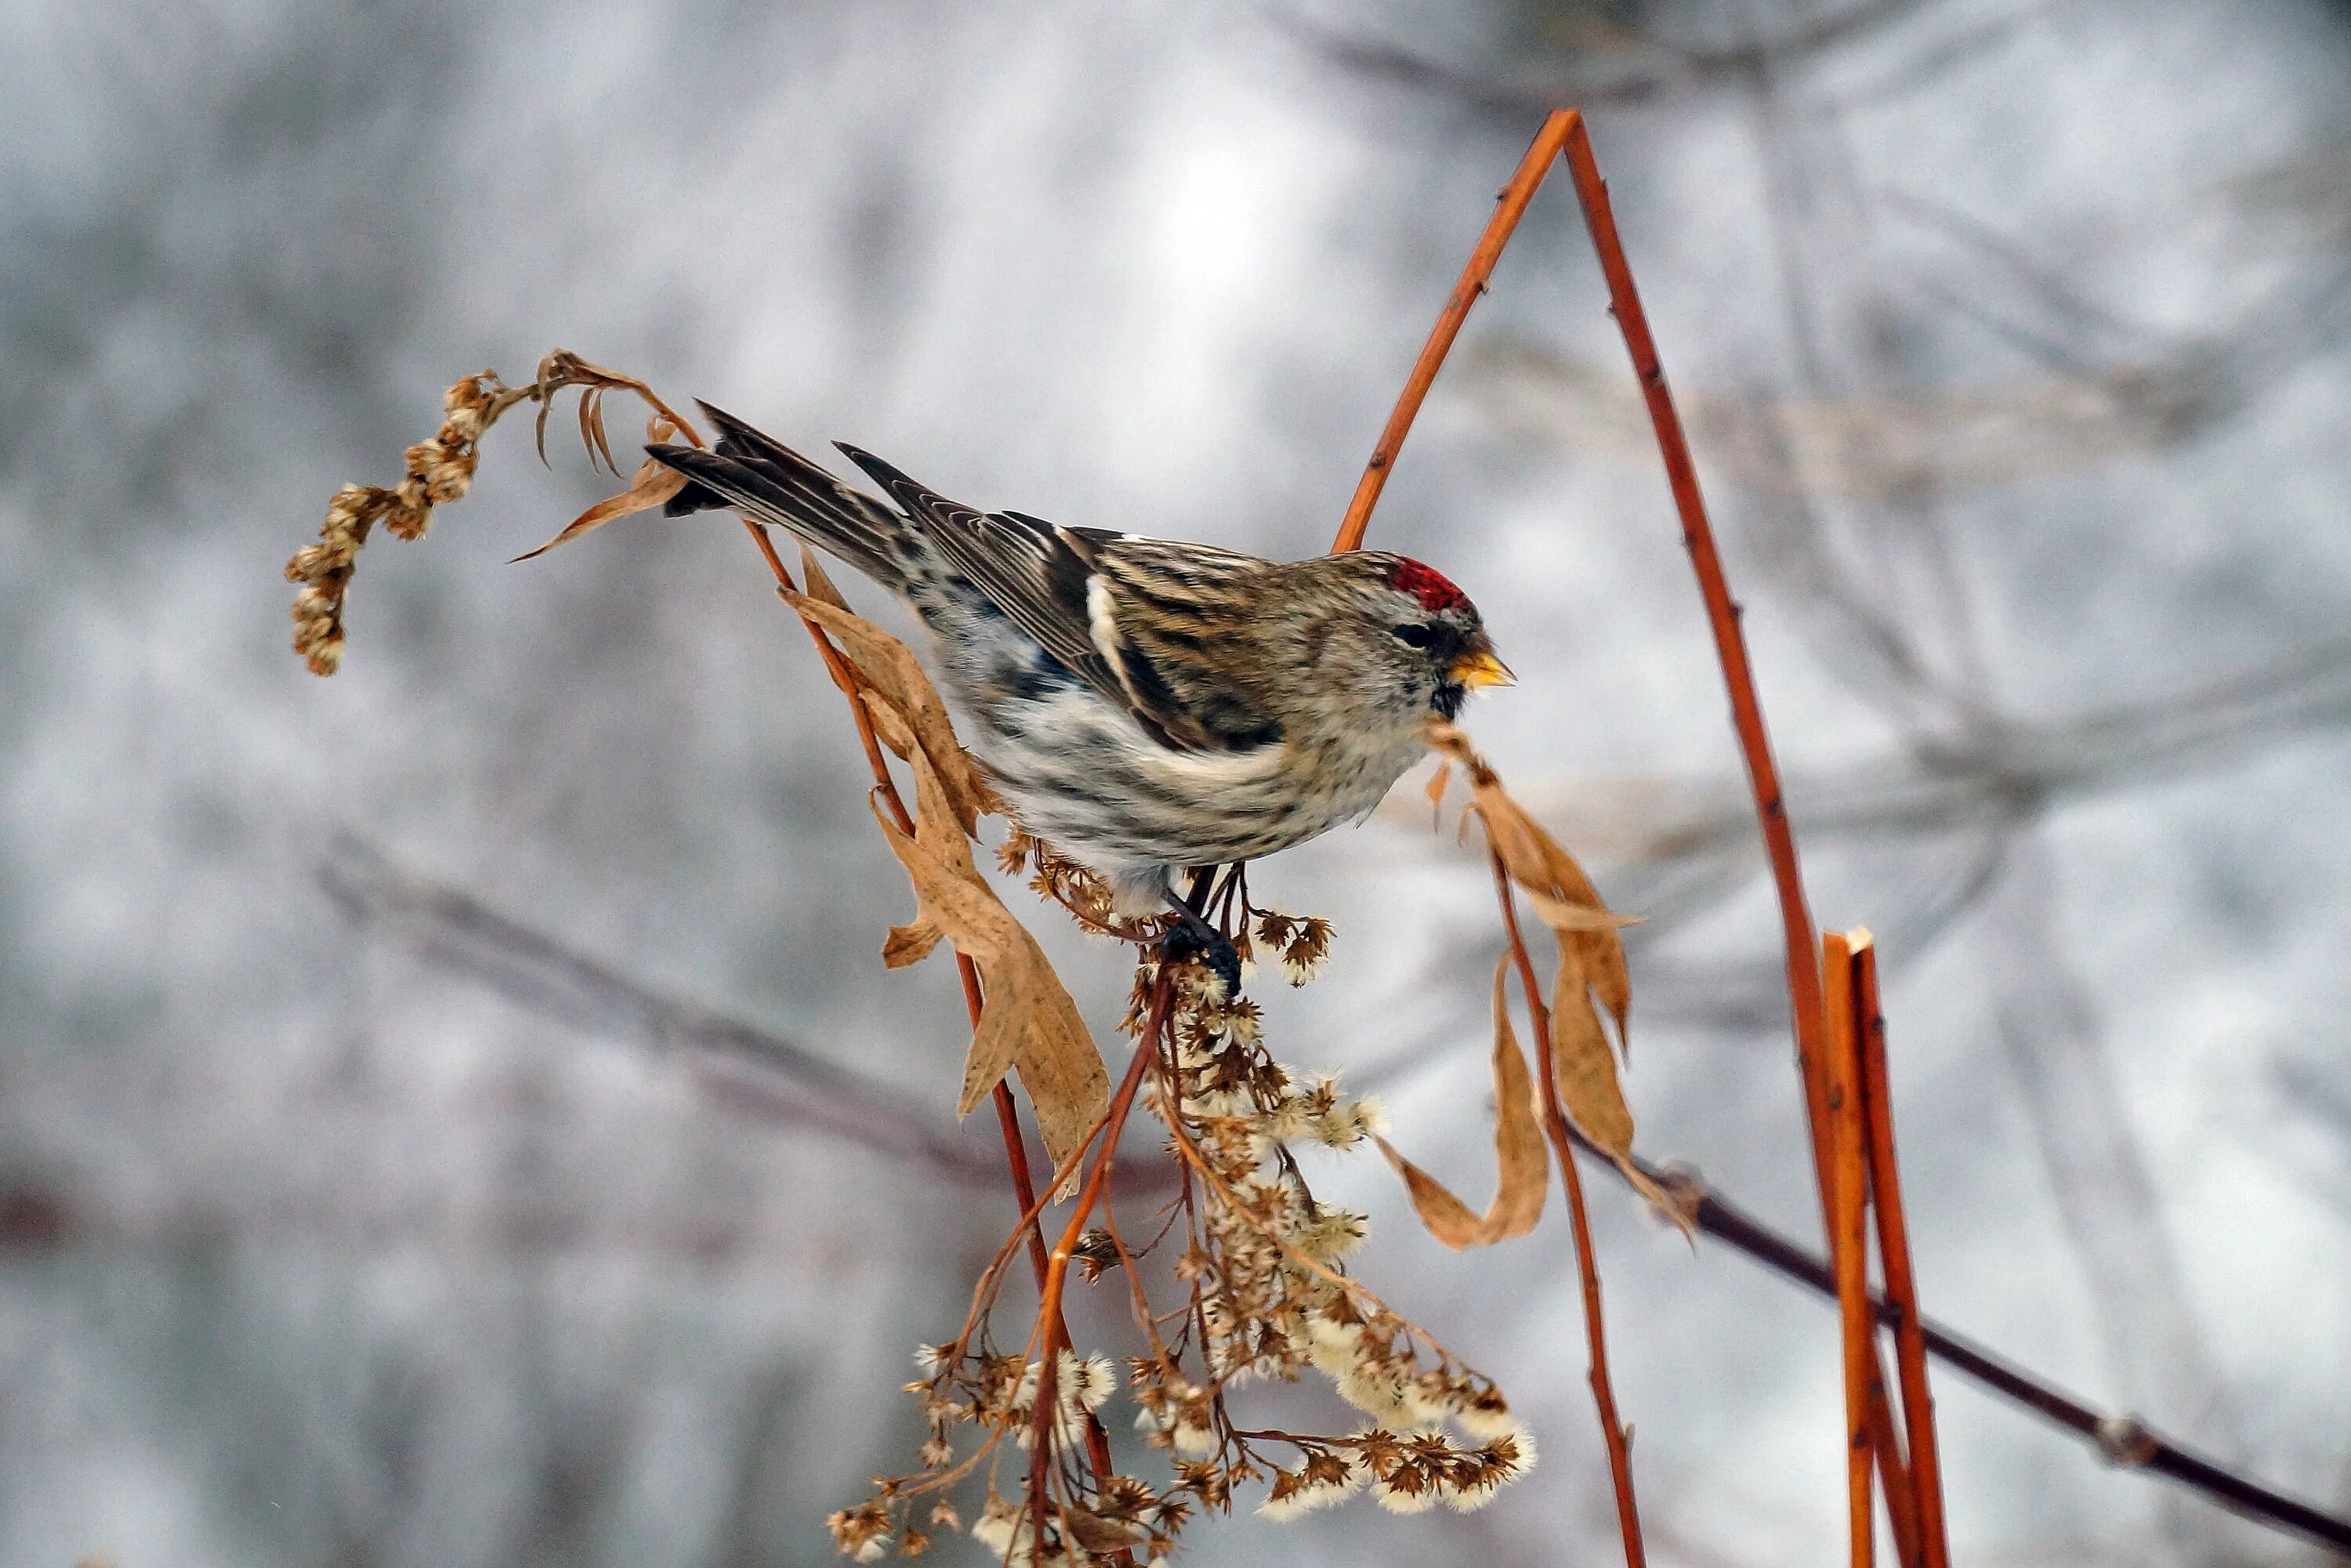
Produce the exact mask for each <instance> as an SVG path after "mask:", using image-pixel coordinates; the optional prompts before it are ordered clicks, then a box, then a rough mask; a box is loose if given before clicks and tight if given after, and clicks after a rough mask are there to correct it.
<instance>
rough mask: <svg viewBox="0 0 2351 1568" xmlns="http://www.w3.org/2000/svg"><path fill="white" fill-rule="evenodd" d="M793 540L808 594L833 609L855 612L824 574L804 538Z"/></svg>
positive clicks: (801, 575)
mask: <svg viewBox="0 0 2351 1568" xmlns="http://www.w3.org/2000/svg"><path fill="white" fill-rule="evenodd" d="M794 542H795V543H797V544H799V547H800V580H801V581H802V582H804V583H806V584H807V585H808V596H809V597H810V599H813V600H816V601H820V603H825V604H830V605H831V606H832V607H833V608H834V609H835V610H841V611H846V612H848V613H850V614H852V615H853V614H855V613H856V612H855V611H853V610H850V608H849V601H848V600H846V599H843V598H842V597H841V590H840V589H838V588H835V587H834V586H833V584H832V579H831V578H830V577H827V576H826V575H825V570H824V567H823V565H822V564H821V563H820V562H819V561H818V559H816V552H815V551H813V550H811V549H809V548H808V544H807V542H806V541H805V540H795V541H794Z"/></svg>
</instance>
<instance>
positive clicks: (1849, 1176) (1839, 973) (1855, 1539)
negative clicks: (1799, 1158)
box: [1821, 931, 1908, 1568]
mask: <svg viewBox="0 0 2351 1568" xmlns="http://www.w3.org/2000/svg"><path fill="white" fill-rule="evenodd" d="M1864 939H1865V940H1866V938H1864ZM1821 976H1822V979H1823V982H1824V985H1823V989H1824V990H1825V992H1826V995H1825V997H1824V998H1823V1001H1824V1011H1823V1022H1824V1024H1825V1025H1826V1029H1825V1031H1824V1032H1825V1033H1826V1036H1827V1038H1826V1039H1825V1040H1823V1044H1824V1045H1825V1046H1826V1047H1827V1050H1826V1051H1823V1052H1822V1056H1821V1068H1822V1072H1821V1091H1822V1096H1823V1099H1824V1100H1825V1101H1826V1103H1827V1110H1828V1125H1827V1127H1826V1128H1825V1129H1824V1131H1825V1132H1826V1133H1827V1134H1828V1137H1827V1140H1826V1142H1827V1145H1828V1148H1827V1151H1826V1152H1827V1155H1828V1166H1829V1193H1828V1199H1829V1205H1828V1207H1829V1224H1828V1236H1829V1267H1830V1269H1831V1270H1833V1271H1834V1273H1835V1275H1836V1285H1837V1309H1838V1312H1837V1316H1838V1320H1839V1328H1840V1331H1841V1333H1840V1336H1839V1337H1840V1339H1841V1341H1842V1343H1843V1345H1844V1421H1845V1494H1846V1496H1845V1505H1846V1514H1847V1519H1846V1524H1847V1528H1848V1531H1849V1534H1850V1537H1851V1540H1852V1543H1853V1568H1870V1564H1871V1563H1873V1562H1874V1561H1875V1560H1876V1552H1875V1549H1874V1548H1873V1546H1872V1544H1871V1539H1870V1535H1871V1526H1872V1523H1873V1517H1872V1513H1871V1500H1870V1490H1869V1461H1870V1440H1869V1406H1870V1395H1871V1393H1872V1387H1873V1385H1874V1384H1876V1372H1877V1325H1876V1322H1874V1321H1873V1320H1872V1318H1871V1316H1870V1311H1869V1215H1868V1205H1869V1172H1868V1167H1867V1166H1866V1165H1865V1154H1864V1147H1865V1144H1866V1143H1867V1136H1866V1134H1865V1133H1864V1131H1863V1129H1862V1125H1861V1071H1860V1069H1861V1061H1860V1047H1859V1042H1858V1041H1856V1040H1855V1038H1854V1019H1853V941H1852V938H1850V937H1849V936H1846V935H1845V934H1844V933H1843V932H1838V931H1831V932H1827V933H1825V934H1823V936H1822V937H1821ZM1876 1391H1877V1393H1878V1396H1879V1397H1880V1398H1881V1399H1882V1398H1883V1397H1884V1390H1883V1385H1877V1390H1876ZM1903 1479H1904V1480H1906V1481H1907V1479H1908V1478H1907V1476H1905V1477H1904V1478H1903ZM1897 1490H1899V1489H1898V1488H1897V1487H1896V1484H1895V1477H1894V1476H1892V1475H1890V1474H1889V1475H1888V1476H1887V1477H1886V1495H1887V1496H1889V1497H1891V1496H1893V1495H1894V1494H1895V1493H1896V1491H1897Z"/></svg>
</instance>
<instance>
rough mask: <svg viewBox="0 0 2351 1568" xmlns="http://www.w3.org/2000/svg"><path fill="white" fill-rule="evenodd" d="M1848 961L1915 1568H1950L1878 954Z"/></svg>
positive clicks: (1870, 950) (1869, 951) (1872, 951)
mask: <svg viewBox="0 0 2351 1568" xmlns="http://www.w3.org/2000/svg"><path fill="white" fill-rule="evenodd" d="M1854 1007H1855V1013H1856V1017H1857V1021H1858V1023H1859V1025H1860V1036H1861V1104H1862V1116H1863V1122H1864V1124H1865V1129H1866V1132H1867V1134H1868V1144H1869V1184H1870V1197H1871V1200H1872V1203H1873V1205H1874V1207H1876V1210H1877V1258H1878V1266H1879V1267H1880V1268H1882V1269H1883V1270H1885V1272H1886V1301H1888V1302H1889V1303H1890V1304H1891V1305H1892V1307H1893V1309H1894V1314H1895V1318H1894V1361H1895V1366H1896V1373H1897V1375H1899V1377H1900V1378H1901V1385H1902V1423H1903V1427H1904V1429H1905V1432H1906V1435H1907V1437H1908V1438H1909V1451H1910V1490H1911V1491H1912V1493H1913V1496H1914V1499H1915V1504H1914V1506H1915V1508H1916V1510H1917V1519H1918V1544H1919V1553H1918V1556H1917V1564H1918V1568H1950V1563H1951V1548H1950V1542H1949V1535H1948V1534H1947V1532H1946V1529H1945V1526H1944V1522H1943V1476H1942V1461H1941V1459H1940V1458H1939V1457H1938V1452H1937V1448H1936V1441H1935V1397H1934V1395H1933V1393H1932V1391H1931V1390H1930V1389H1929V1388H1928V1384H1927V1337H1926V1333H1925V1331H1924V1330H1923V1328H1922V1327H1921V1325H1920V1322H1919V1317H1918V1287H1917V1281H1916V1280H1915V1279H1914V1278H1913V1277H1912V1275H1911V1271H1910V1231H1909V1226H1908V1224H1907V1222H1906V1221H1905V1220H1904V1218H1903V1217H1902V1177H1901V1170H1900V1166H1898V1165H1897V1164H1896V1160H1895V1157H1894V1099H1893V1094H1892V1092H1891V1089H1890V1087H1889V1082H1890V1081H1889V1078H1888V1075H1887V1072H1886V1016H1885V1014H1884V1013H1883V1012H1882V1011H1881V1010H1880V1009H1879V1006H1878V999H1877V949H1876V946H1875V945H1872V946H1866V947H1864V948H1863V949H1862V950H1861V951H1860V952H1859V953H1857V954H1855V966H1854ZM1889 1490H1890V1489H1889Z"/></svg>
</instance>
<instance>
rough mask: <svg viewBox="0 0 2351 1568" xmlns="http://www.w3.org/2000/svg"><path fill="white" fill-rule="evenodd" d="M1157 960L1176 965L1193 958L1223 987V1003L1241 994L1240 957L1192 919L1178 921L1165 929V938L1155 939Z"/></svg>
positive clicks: (1221, 936)
mask: <svg viewBox="0 0 2351 1568" xmlns="http://www.w3.org/2000/svg"><path fill="white" fill-rule="evenodd" d="M1159 956H1160V957H1161V958H1162V959H1163V960H1165V961H1170V962H1174V963H1177V964H1181V963H1185V962H1186V961H1187V960H1190V959H1193V958H1197V959H1199V960H1200V961H1201V962H1202V963H1204V964H1206V965H1207V967H1208V973H1210V974H1212V975H1214V976H1215V977H1217V980H1218V981H1219V982H1220V983H1221V984H1222V985H1223V986H1224V988H1225V999H1226V1000H1228V1001H1230V1000H1231V999H1232V998H1235V997H1237V996H1238V995H1240V993H1241V956H1240V954H1239V953H1238V951H1236V950H1235V948H1234V946H1233V945H1232V943H1231V942H1230V941H1228V939H1227V938H1226V936H1225V934H1224V933H1223V932H1221V931H1219V930H1217V928H1216V927H1215V926H1213V925H1209V924H1208V923H1207V921H1205V920H1200V919H1199V918H1198V917H1197V916H1194V917H1193V919H1191V920H1183V919H1178V920H1177V921H1176V923H1175V925H1170V926H1169V927H1168V928H1167V934H1166V935H1165V936H1162V937H1160V938H1159Z"/></svg>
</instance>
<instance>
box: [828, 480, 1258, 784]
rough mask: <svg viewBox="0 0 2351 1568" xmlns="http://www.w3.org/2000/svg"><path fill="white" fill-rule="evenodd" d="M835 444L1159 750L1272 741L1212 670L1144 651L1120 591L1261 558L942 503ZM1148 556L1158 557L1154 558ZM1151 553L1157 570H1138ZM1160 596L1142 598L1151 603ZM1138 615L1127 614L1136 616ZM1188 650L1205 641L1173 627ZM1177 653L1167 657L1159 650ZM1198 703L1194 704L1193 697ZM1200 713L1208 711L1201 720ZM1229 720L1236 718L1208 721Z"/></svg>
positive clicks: (1155, 649) (1238, 568)
mask: <svg viewBox="0 0 2351 1568" xmlns="http://www.w3.org/2000/svg"><path fill="white" fill-rule="evenodd" d="M841 451H842V452H843V453H844V454H846V455H848V457H849V459H850V460H851V461H852V462H853V463H855V464H856V465H858V466H859V467H861V468H862V469H864V470H865V472H866V473H867V474H869V475H871V476H872V478H873V480H874V482H875V483H876V484H878V485H880V486H882V487H883V489H884V490H886V491H888V492H889V494H890V497H891V498H892V499H893V500H894V501H896V502H897V503H898V505H899V506H901V507H904V508H905V510H906V513H907V515H908V516H909V517H913V518H914V522H915V525H916V526H917V527H919V528H921V529H922V530H923V533H924V537H925V538H927V539H929V540H930V541H931V543H932V544H933V545H934V546H935V548H936V549H938V551H939V553H940V554H941V555H943V556H945V557H946V559H948V560H949V561H950V562H952V563H953V564H954V566H955V568H956V570H958V571H960V572H962V573H963V574H964V576H966V577H967V578H968V579H969V580H971V581H972V583H973V584H974V585H975V586H977V588H978V589H979V590H980V591H981V592H983V593H985V594H987V597H988V598H989V599H990V600H991V601H994V602H995V604H996V605H997V607H998V609H1000V610H1002V611H1003V612H1004V613H1005V614H1006V615H1007V616H1008V617H1010V618H1011V620H1012V622H1014V623H1015V624H1016V625H1018V626H1019V628H1020V629H1021V630H1022V631H1024V632H1028V633H1029V635H1030V636H1031V637H1034V638H1036V639H1037V641H1038V642H1039V643H1042V644H1043V645H1044V646H1045V648H1046V650H1047V651H1048V652H1049V653H1051V654H1052V655H1053V656H1054V657H1055V658H1057V659H1059V660H1060V661H1061V663H1062V664H1065V665H1067V666H1068V667H1069V668H1070V669H1071V671H1072V672H1074V673H1075V674H1077V675H1078V676H1079V678H1081V680H1083V681H1085V682H1086V684H1087V685H1091V686H1092V687H1093V688H1094V689H1095V690H1096V691H1097V692H1099V693H1101V694H1102V696H1104V697H1106V698H1107V699H1109V700H1110V701H1112V702H1114V703H1117V704H1119V705H1120V706H1123V707H1124V708H1125V709H1127V711H1128V712H1130V713H1132V714H1133V715H1134V717H1135V720H1136V722H1138V723H1140V724H1141V725H1142V726H1143V727H1144V728H1145V729H1147V730H1149V731H1150V732H1152V734H1153V735H1154V736H1155V737H1157V738H1158V739H1160V740H1161V741H1162V742H1164V743H1165V744H1166V745H1169V746H1173V747H1178V748H1179V749H1183V750H1189V751H1202V750H1228V749H1238V748H1241V747H1249V746H1255V745H1259V744H1263V743H1264V742H1265V741H1266V740H1268V739H1270V738H1273V737H1278V736H1279V735H1280V728H1279V727H1277V726H1272V725H1270V723H1269V722H1268V721H1267V720H1266V719H1265V717H1264V716H1263V715H1262V714H1261V713H1259V712H1258V711H1257V710H1256V707H1255V705H1254V704H1252V703H1249V702H1248V701H1247V700H1246V698H1245V696H1244V695H1243V694H1241V693H1240V692H1239V691H1238V688H1236V687H1233V686H1232V685H1230V684H1229V683H1228V682H1224V681H1222V680H1221V678H1220V677H1218V676H1217V674H1216V672H1215V669H1214V667H1213V665H1203V664H1201V663H1200V662H1199V661H1198V660H1196V659H1185V658H1182V656H1181V655H1182V653H1183V651H1184V650H1183V649H1182V648H1180V647H1173V646H1170V647H1159V646H1154V643H1157V642H1159V641H1161V640H1159V639H1155V638H1153V637H1150V636H1149V635H1147V634H1141V633H1144V626H1143V625H1142V624H1140V622H1147V621H1149V620H1150V619H1152V608H1153V607H1152V605H1151V604H1148V603H1139V602H1138V601H1136V599H1135V597H1134V592H1133V591H1132V584H1133V583H1134V582H1135V581H1136V580H1148V579H1149V578H1150V577H1152V576H1154V575H1159V576H1161V577H1162V579H1163V580H1162V585H1161V586H1162V590H1163V591H1162V592H1158V593H1155V594H1153V595H1151V598H1152V599H1153V601H1157V600H1159V599H1163V598H1165V593H1164V589H1165V588H1166V587H1169V586H1174V585H1175V583H1174V582H1173V581H1171V580H1167V578H1166V576H1165V573H1166V570H1167V569H1169V568H1174V569H1175V570H1176V571H1177V572H1178V573H1179V580H1180V579H1185V578H1194V577H1198V576H1200V575H1203V572H1204V570H1205V574H1206V575H1207V576H1212V577H1223V578H1231V577H1233V576H1236V575H1238V574H1239V573H1240V572H1242V571H1244V570H1249V569H1254V568H1256V567H1258V566H1259V565H1260V564H1261V563H1259V562H1257V561H1255V560H1254V559H1251V558H1250V557H1248V556H1243V555H1238V554H1234V553H1232V552H1230V551H1225V550H1215V549H1204V548H1202V547H1197V546H1181V545H1175V546H1169V545H1163V544H1162V543H1161V542H1160V541H1158V540H1155V539H1148V540H1146V539H1136V538H1130V537H1128V536H1126V535H1123V534H1113V533H1105V532H1102V530H1100V529H1094V528H1060V527H1057V526H1056V525H1054V524H1052V523H1049V522H1047V521H1045V520H1044V519H1043V518H1041V517H1029V516H1028V515H1026V514H1025V513H1020V512H982V511H980V510H978V509H977V507H967V506H965V505H963V504H961V503H960V502H956V501H951V500H949V499H947V498H946V497H944V496H941V495H939V494H938V493H937V492H936V491H934V490H931V489H929V488H927V487H925V486H923V485H921V484H919V483H917V482H916V481H914V480H913V479H911V478H909V477H907V476H905V475H904V474H903V473H901V472H900V471H899V470H898V469H896V468H894V467H893V466H892V465H889V464H888V463H885V462H883V460H882V459H881V458H878V457H876V456H874V455H872V454H871V453H869V452H863V451H861V450H859V449H858V448H856V447H854V446H850V445H847V444H842V445H841ZM1160 552H1165V554H1164V555H1161V554H1160ZM1154 559H1155V560H1156V562H1157V564H1158V565H1159V566H1160V568H1161V571H1160V572H1159V573H1156V574H1155V573H1154V572H1152V571H1151V570H1148V568H1149V566H1150V565H1151V564H1152V562H1153V560H1154ZM1138 611H1139V612H1141V613H1140V614H1139V615H1138V613H1137V612H1138ZM1177 642H1179V643H1186V644H1189V645H1190V647H1191V649H1192V651H1193V652H1195V653H1196V652H1197V651H1198V650H1199V649H1200V648H1202V647H1205V646H1207V640H1206V639H1205V638H1200V637H1196V636H1195V635H1194V634H1193V633H1191V632H1180V633H1179V635H1178V638H1177ZM1167 653H1175V654H1177V660H1176V662H1175V663H1174V664H1170V663H1169V661H1168V660H1167V659H1166V658H1165V654H1167ZM1204 697H1205V698H1207V699H1208V700H1207V702H1206V703H1205V704H1204V703H1203V702H1202V701H1201V699H1202V698H1204ZM1204 716H1213V719H1212V720H1207V721H1204ZM1237 716H1238V718H1239V719H1240V722H1239V723H1238V724H1234V723H1230V722H1215V721H1214V720H1227V721H1228V720H1231V719H1233V718H1235V717H1237Z"/></svg>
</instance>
